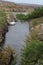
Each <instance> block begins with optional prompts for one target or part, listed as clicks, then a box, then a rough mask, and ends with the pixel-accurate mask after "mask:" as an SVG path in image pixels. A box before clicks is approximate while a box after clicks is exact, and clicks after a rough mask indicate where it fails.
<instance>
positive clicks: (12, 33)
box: [5, 22, 29, 65]
mask: <svg viewBox="0 0 43 65" xmlns="http://www.w3.org/2000/svg"><path fill="white" fill-rule="evenodd" d="M28 34H29V24H28V22H24V23H21V22H16V24H15V25H14V26H9V31H8V33H6V40H5V46H8V45H9V46H11V47H13V49H15V51H16V54H17V64H16V65H19V63H20V57H21V56H20V55H21V49H22V48H23V46H24V45H25V42H24V41H25V37H26V36H27V35H28Z"/></svg>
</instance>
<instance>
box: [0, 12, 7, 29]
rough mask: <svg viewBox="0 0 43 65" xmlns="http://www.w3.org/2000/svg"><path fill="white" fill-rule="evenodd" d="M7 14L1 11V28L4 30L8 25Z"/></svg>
mask: <svg viewBox="0 0 43 65" xmlns="http://www.w3.org/2000/svg"><path fill="white" fill-rule="evenodd" d="M6 21H7V20H6V14H5V12H4V11H0V27H1V28H4V27H5V24H6Z"/></svg>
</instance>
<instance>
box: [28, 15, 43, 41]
mask: <svg viewBox="0 0 43 65" xmlns="http://www.w3.org/2000/svg"><path fill="white" fill-rule="evenodd" d="M29 29H30V35H31V36H32V38H34V39H39V40H41V41H43V16H42V17H39V18H36V19H32V20H30V22H29Z"/></svg>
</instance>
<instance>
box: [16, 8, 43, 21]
mask: <svg viewBox="0 0 43 65" xmlns="http://www.w3.org/2000/svg"><path fill="white" fill-rule="evenodd" d="M41 16H43V7H38V8H35V9H34V11H33V12H31V14H27V15H24V14H17V15H16V17H17V18H18V19H19V20H30V19H33V18H38V17H41Z"/></svg>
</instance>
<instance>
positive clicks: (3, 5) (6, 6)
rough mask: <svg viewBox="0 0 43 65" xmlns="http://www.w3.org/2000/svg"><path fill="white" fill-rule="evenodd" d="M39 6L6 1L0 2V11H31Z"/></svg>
mask: <svg viewBox="0 0 43 65" xmlns="http://www.w3.org/2000/svg"><path fill="white" fill-rule="evenodd" d="M40 6H41V5H35V4H26V3H25V4H24V3H13V2H8V1H0V9H3V10H4V11H17V12H18V11H20V12H21V11H23V12H25V11H32V10H33V9H34V8H36V7H40Z"/></svg>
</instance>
